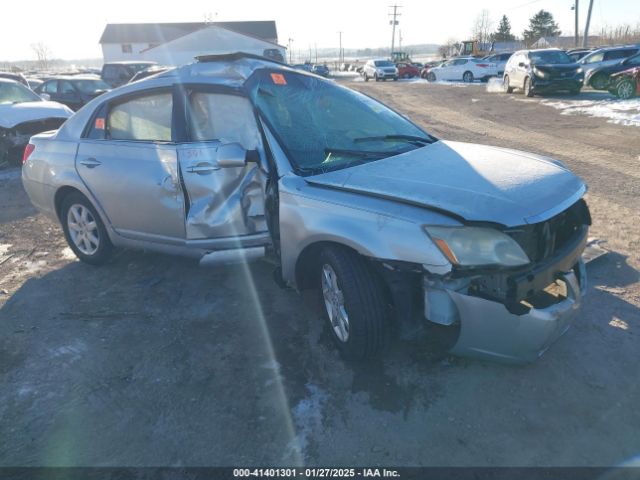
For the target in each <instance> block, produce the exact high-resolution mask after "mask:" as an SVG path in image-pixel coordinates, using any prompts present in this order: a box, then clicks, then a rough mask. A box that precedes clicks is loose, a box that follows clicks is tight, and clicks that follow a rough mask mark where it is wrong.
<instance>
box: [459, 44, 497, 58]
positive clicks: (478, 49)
mask: <svg viewBox="0 0 640 480" xmlns="http://www.w3.org/2000/svg"><path fill="white" fill-rule="evenodd" d="M492 50H493V42H479V41H478V40H465V41H464V42H460V49H459V52H458V55H460V56H464V57H468V56H471V57H484V56H486V55H489V54H490V53H491V51H492Z"/></svg>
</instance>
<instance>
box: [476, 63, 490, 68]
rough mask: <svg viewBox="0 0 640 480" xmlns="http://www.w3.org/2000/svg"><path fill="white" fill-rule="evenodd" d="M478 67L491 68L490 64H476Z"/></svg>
mask: <svg viewBox="0 0 640 480" xmlns="http://www.w3.org/2000/svg"><path fill="white" fill-rule="evenodd" d="M476 65H477V66H478V67H481V68H487V67H488V66H489V64H488V63H478V64H476Z"/></svg>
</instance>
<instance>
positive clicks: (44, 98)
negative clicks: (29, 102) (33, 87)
mask: <svg viewBox="0 0 640 480" xmlns="http://www.w3.org/2000/svg"><path fill="white" fill-rule="evenodd" d="M40 98H41V99H42V100H44V101H46V102H48V101H49V100H51V95H49V94H48V93H41V94H40Z"/></svg>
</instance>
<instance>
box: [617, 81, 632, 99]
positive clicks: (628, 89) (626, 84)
mask: <svg viewBox="0 0 640 480" xmlns="http://www.w3.org/2000/svg"><path fill="white" fill-rule="evenodd" d="M635 91H636V84H635V82H634V81H633V80H631V79H625V80H622V81H621V82H620V83H618V85H616V90H615V92H616V96H617V97H618V98H620V99H622V100H627V99H629V98H632V97H633V96H634V95H635Z"/></svg>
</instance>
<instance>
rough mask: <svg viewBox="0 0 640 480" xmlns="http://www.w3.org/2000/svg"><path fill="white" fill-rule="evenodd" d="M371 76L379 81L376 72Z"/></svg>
mask: <svg viewBox="0 0 640 480" xmlns="http://www.w3.org/2000/svg"><path fill="white" fill-rule="evenodd" d="M373 78H375V80H376V82H379V81H380V79H379V78H378V74H377V73H376V74H374V75H373Z"/></svg>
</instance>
